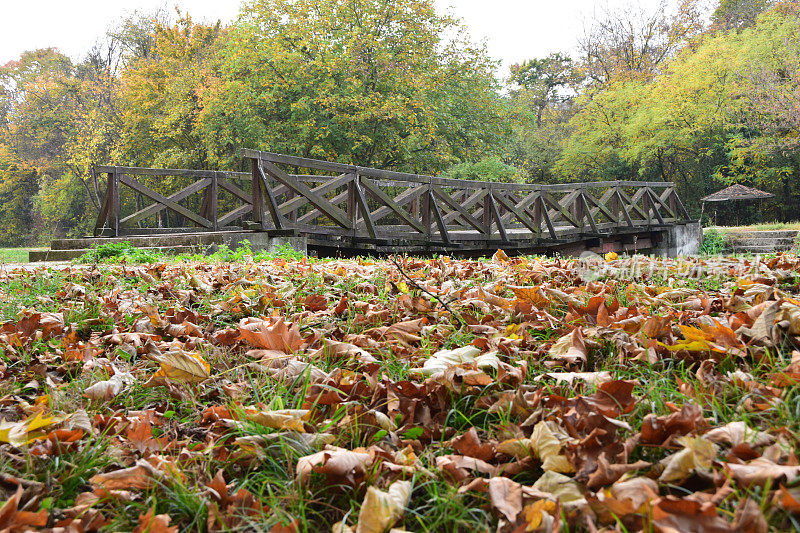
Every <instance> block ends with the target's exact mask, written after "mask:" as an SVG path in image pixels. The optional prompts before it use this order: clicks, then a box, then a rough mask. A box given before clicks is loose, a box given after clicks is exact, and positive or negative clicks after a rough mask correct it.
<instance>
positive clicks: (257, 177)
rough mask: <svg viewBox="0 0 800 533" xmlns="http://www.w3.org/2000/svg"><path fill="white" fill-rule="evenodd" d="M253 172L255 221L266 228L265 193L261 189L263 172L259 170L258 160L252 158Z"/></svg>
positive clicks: (262, 227)
mask: <svg viewBox="0 0 800 533" xmlns="http://www.w3.org/2000/svg"><path fill="white" fill-rule="evenodd" d="M250 163H251V165H250V166H251V167H252V173H253V222H254V223H255V224H256V225H258V226H260V227H261V229H266V228H265V226H264V194H263V192H262V190H261V173H260V172H259V171H258V160H256V159H250Z"/></svg>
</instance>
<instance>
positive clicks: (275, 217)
mask: <svg viewBox="0 0 800 533" xmlns="http://www.w3.org/2000/svg"><path fill="white" fill-rule="evenodd" d="M258 172H259V174H261V185H262V186H263V187H264V193H265V194H264V195H265V196H266V200H267V209H269V214H270V216H271V217H272V224H273V225H274V226H275V229H283V227H284V225H285V224H284V223H283V217H282V216H281V212H280V210H279V209H278V202H277V201H276V200H275V195H274V194H272V188H271V187H270V186H269V180H268V179H267V176H266V175H265V174H264V169H263V168H262V167H261V161H260V160H259V162H258ZM262 225H263V224H262Z"/></svg>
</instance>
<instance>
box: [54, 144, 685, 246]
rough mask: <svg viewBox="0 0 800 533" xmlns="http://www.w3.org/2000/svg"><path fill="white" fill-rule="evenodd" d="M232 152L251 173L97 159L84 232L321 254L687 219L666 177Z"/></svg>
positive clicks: (576, 233)
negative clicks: (595, 176)
mask: <svg viewBox="0 0 800 533" xmlns="http://www.w3.org/2000/svg"><path fill="white" fill-rule="evenodd" d="M242 157H244V158H246V159H248V160H249V161H250V167H251V172H250V173H237V172H220V171H210V170H174V169H152V168H132V167H116V166H100V167H97V168H96V169H95V170H96V172H97V173H99V174H100V175H104V176H105V178H106V184H107V185H106V187H105V192H104V194H103V195H102V198H103V203H102V207H101V209H100V212H99V215H98V217H97V221H96V224H95V228H94V237H96V238H102V237H106V238H120V237H130V236H147V235H150V236H154V237H155V236H158V235H173V236H174V235H181V234H186V235H187V236H188V235H199V234H201V233H204V232H222V233H224V232H243V231H246V232H248V233H261V234H265V235H267V236H269V237H276V236H281V237H286V236H304V237H306V238H307V243H308V247H309V248H311V249H316V250H317V251H319V252H320V253H323V254H334V253H386V252H414V253H425V252H445V253H452V252H454V251H455V252H461V253H468V254H469V253H473V254H481V253H486V252H490V251H491V250H494V249H497V248H503V249H506V250H512V251H513V250H518V251H547V250H559V251H562V252H567V253H569V252H574V251H578V250H583V249H595V250H597V251H608V250H645V249H651V248H654V247H658V246H659V245H661V241H662V240H663V238H664V237H663V233H664V231H665V230H667V229H669V228H670V227H672V226H675V225H676V224H677V225H680V224H685V223H687V222H689V215H688V213H687V211H686V209H685V207H684V206H683V204H682V202H681V200H680V198H679V197H678V195H677V194H676V192H675V189H674V186H673V184H672V183H669V182H639V181H603V182H589V183H569V184H558V185H539V184H520V183H495V182H485V181H472V180H456V179H447V178H441V177H434V176H426V175H420V174H408V173H403V172H393V171H388V170H380V169H375V168H367V167H360V166H354V165H346V164H342V163H334V162H329V161H320V160H315V159H306V158H301V157H293V156H287V155H281V154H275V153H270V152H259V151H255V150H243V151H242ZM251 240H252V238H251ZM55 244H56V243H54V245H55ZM54 249H55V247H54Z"/></svg>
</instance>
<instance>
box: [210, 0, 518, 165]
mask: <svg viewBox="0 0 800 533" xmlns="http://www.w3.org/2000/svg"><path fill="white" fill-rule="evenodd" d="M221 56H222V59H221V72H220V76H218V77H216V78H215V79H213V80H212V81H211V82H210V83H209V89H208V91H207V92H206V93H205V94H204V95H203V99H202V106H203V110H202V113H201V118H202V123H203V130H204V140H205V142H206V147H207V150H208V152H209V157H210V160H211V161H212V162H213V163H214V164H215V165H218V166H223V167H231V166H233V165H235V164H236V161H237V155H238V154H237V150H238V149H239V148H240V147H252V148H262V149H267V150H271V151H277V152H286V153H290V154H296V155H301V156H306V157H317V158H323V159H332V160H337V161H343V162H354V163H359V164H362V165H372V166H379V167H384V168H399V169H405V170H412V171H413V170H418V171H422V170H425V171H427V172H433V171H437V170H441V169H443V168H445V167H447V166H449V165H450V164H452V163H454V162H458V161H461V160H465V159H471V158H478V157H481V156H482V155H485V154H486V153H487V152H489V151H490V150H491V149H492V147H493V146H494V145H496V143H497V141H498V138H499V137H500V136H501V135H502V134H503V130H502V126H503V123H502V112H503V107H502V103H501V99H500V97H499V95H498V90H497V89H498V84H497V81H496V79H495V78H494V68H495V66H496V65H495V64H494V63H493V62H491V61H489V60H488V58H487V56H486V53H485V50H484V49H483V48H482V47H475V46H474V45H472V44H471V43H470V41H469V40H468V39H467V38H466V37H465V36H464V34H463V28H462V27H461V26H459V25H458V24H457V23H456V22H455V21H454V20H452V19H450V18H449V17H443V16H440V15H438V14H437V13H436V11H435V9H434V5H433V2H432V1H430V0H347V1H344V2H342V1H338V0H324V1H312V0H296V1H290V0H257V1H253V2H251V3H250V4H248V5H247V6H246V8H245V11H244V13H243V16H242V17H241V18H240V20H239V22H237V23H236V24H235V25H234V27H232V28H231V30H230V31H229V32H228V33H227V34H226V35H225V38H224V46H223V49H222V54H221Z"/></svg>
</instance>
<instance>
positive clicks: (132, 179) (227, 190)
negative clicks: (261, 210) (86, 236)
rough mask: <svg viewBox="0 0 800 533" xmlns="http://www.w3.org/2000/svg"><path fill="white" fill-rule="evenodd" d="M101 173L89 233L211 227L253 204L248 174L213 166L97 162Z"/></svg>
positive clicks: (238, 218) (243, 214)
mask: <svg viewBox="0 0 800 533" xmlns="http://www.w3.org/2000/svg"><path fill="white" fill-rule="evenodd" d="M95 172H96V173H97V174H100V175H104V176H105V177H106V189H105V193H104V194H103V202H102V204H101V207H100V212H99V214H98V216H97V220H96V222H95V227H94V233H95V235H113V236H117V235H136V234H146V233H157V232H159V231H165V232H167V231H198V230H199V231H203V230H207V231H214V230H219V229H223V228H226V227H236V226H233V224H234V223H235V222H239V223H241V222H242V221H243V220H246V219H247V218H248V217H249V215H250V213H251V212H252V210H253V200H252V192H251V190H250V187H251V180H250V174H248V173H242V172H220V171H214V170H180V169H162V168H139V167H116V166H98V167H95Z"/></svg>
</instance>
